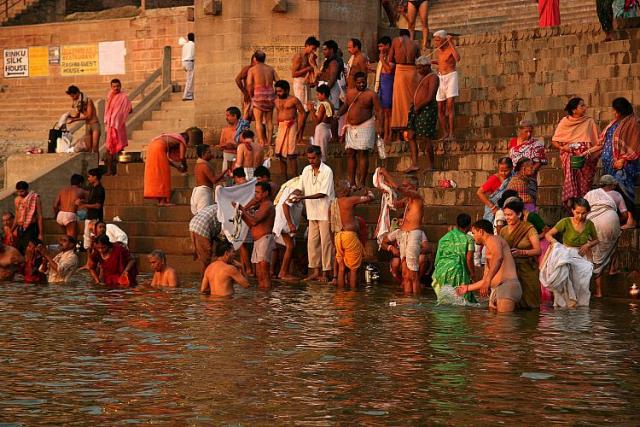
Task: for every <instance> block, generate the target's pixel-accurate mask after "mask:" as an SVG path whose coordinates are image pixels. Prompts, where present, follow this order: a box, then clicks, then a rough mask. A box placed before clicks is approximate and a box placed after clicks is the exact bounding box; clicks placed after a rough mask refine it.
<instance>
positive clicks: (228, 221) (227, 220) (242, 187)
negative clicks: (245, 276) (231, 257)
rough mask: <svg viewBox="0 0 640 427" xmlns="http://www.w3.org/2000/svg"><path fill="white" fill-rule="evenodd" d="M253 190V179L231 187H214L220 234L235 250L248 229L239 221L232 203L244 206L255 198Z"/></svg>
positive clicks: (242, 241)
mask: <svg viewBox="0 0 640 427" xmlns="http://www.w3.org/2000/svg"><path fill="white" fill-rule="evenodd" d="M255 189H256V180H255V179H252V180H251V181H249V182H246V183H244V184H238V185H234V186H232V187H223V186H221V185H218V186H217V187H216V196H215V200H216V203H217V206H218V208H217V218H218V221H219V222H220V224H221V225H222V232H223V233H224V235H225V236H226V237H227V240H228V241H229V243H231V244H232V245H233V247H234V249H236V250H238V249H239V248H240V246H242V243H244V241H245V238H246V237H247V233H248V232H249V227H248V226H247V224H246V223H245V222H244V221H243V220H242V219H241V217H240V211H239V210H238V208H237V207H233V206H232V203H233V202H236V203H238V204H241V205H243V206H245V205H246V204H247V203H249V202H250V201H251V200H252V199H253V197H254V196H255Z"/></svg>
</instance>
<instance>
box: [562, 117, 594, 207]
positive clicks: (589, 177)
mask: <svg viewBox="0 0 640 427" xmlns="http://www.w3.org/2000/svg"><path fill="white" fill-rule="evenodd" d="M552 141H556V142H559V143H561V144H562V145H566V144H570V148H571V152H566V151H562V152H561V153H560V161H561V163H562V169H563V172H564V184H563V187H562V201H563V202H564V203H565V204H566V202H567V201H568V200H569V199H571V198H572V197H582V196H584V195H585V194H586V193H587V191H589V190H590V189H591V185H592V184H593V177H594V175H595V172H596V166H597V164H598V158H597V156H590V157H589V158H586V159H585V163H584V166H583V167H582V168H580V169H572V168H571V156H576V155H580V154H582V152H584V151H585V150H587V149H589V148H590V147H593V146H595V145H597V144H599V136H598V127H597V126H596V123H595V122H594V121H593V119H592V118H591V117H587V116H584V117H580V118H573V117H570V116H567V117H564V118H563V119H562V120H561V121H560V123H559V124H558V127H557V128H556V132H555V134H554V135H553V137H552Z"/></svg>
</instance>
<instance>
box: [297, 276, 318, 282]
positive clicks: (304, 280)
mask: <svg viewBox="0 0 640 427" xmlns="http://www.w3.org/2000/svg"><path fill="white" fill-rule="evenodd" d="M320 279H321V276H320V275H319V274H312V275H311V276H307V277H305V278H304V279H302V281H303V282H310V281H312V280H320Z"/></svg>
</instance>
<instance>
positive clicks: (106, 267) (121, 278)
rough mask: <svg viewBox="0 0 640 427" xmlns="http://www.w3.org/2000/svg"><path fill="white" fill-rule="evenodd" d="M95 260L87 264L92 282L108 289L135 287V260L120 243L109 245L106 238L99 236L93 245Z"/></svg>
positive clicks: (136, 269) (136, 271)
mask: <svg viewBox="0 0 640 427" xmlns="http://www.w3.org/2000/svg"><path fill="white" fill-rule="evenodd" d="M94 247H95V251H96V254H95V258H94V259H92V260H91V262H90V263H89V273H90V274H91V277H92V278H93V281H94V282H95V283H96V284H98V283H104V284H105V285H107V286H108V287H110V288H130V287H134V286H136V285H137V282H136V276H137V275H138V268H137V266H136V259H135V258H134V257H132V256H131V254H130V253H129V250H128V249H127V248H126V247H125V246H123V245H122V244H120V243H111V242H110V241H109V237H108V236H106V235H105V236H99V237H98V238H97V239H96V241H95V243H94Z"/></svg>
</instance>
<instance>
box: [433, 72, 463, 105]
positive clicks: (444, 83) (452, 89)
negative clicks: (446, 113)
mask: <svg viewBox="0 0 640 427" xmlns="http://www.w3.org/2000/svg"><path fill="white" fill-rule="evenodd" d="M438 77H439V78H440V86H438V92H437V93H436V101H438V102H442V101H446V100H447V99H449V98H455V97H456V96H458V95H459V90H458V72H457V71H452V72H450V73H449V74H438Z"/></svg>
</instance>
